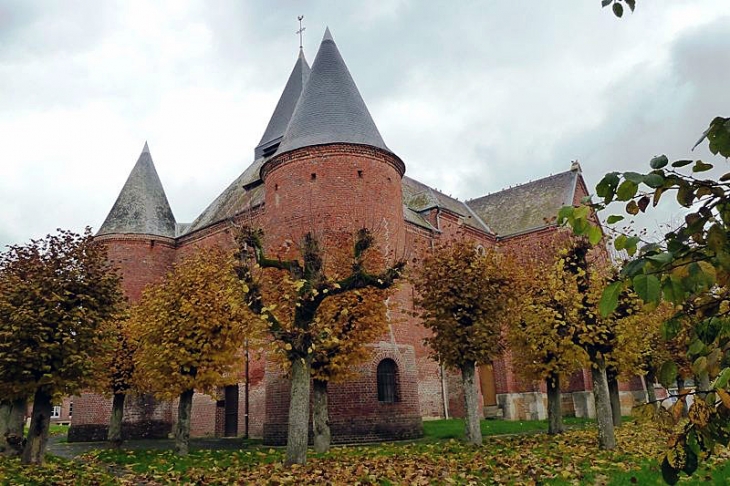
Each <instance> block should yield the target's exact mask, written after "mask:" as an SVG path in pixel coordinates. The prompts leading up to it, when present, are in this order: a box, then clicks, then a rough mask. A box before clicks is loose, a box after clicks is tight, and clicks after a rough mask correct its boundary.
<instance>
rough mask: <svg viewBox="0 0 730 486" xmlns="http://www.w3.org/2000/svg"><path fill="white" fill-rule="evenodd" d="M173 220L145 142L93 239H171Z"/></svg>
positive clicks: (172, 235) (173, 229) (173, 232)
mask: <svg viewBox="0 0 730 486" xmlns="http://www.w3.org/2000/svg"><path fill="white" fill-rule="evenodd" d="M175 228H176V223H175V216H173V214H172V209H170V203H169V202H168V201H167V196H166V195H165V190H164V189H163V188H162V183H161V182H160V177H159V176H158V175H157V170H156V169H155V164H154V163H153V162H152V155H151V154H150V150H149V147H148V146H147V142H145V144H144V148H143V149H142V153H141V154H140V155H139V159H137V163H136V164H135V165H134V168H133V169H132V172H130V173H129V177H128V178H127V182H125V183H124V187H123V188H122V191H121V192H120V193H119V197H117V200H116V202H115V203H114V206H112V209H111V211H109V215H108V216H107V217H106V219H105V220H104V223H103V224H102V225H101V228H100V229H99V232H98V233H97V235H108V234H144V235H156V236H167V237H170V238H174V237H175V233H176V232H175Z"/></svg>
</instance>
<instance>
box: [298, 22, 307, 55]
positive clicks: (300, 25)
mask: <svg viewBox="0 0 730 486" xmlns="http://www.w3.org/2000/svg"><path fill="white" fill-rule="evenodd" d="M303 18H304V15H300V16H298V17H297V20H298V21H299V30H298V31H296V32H295V34H299V49H301V48H302V34H303V33H304V31H305V30H307V28H306V27H302V19H303Z"/></svg>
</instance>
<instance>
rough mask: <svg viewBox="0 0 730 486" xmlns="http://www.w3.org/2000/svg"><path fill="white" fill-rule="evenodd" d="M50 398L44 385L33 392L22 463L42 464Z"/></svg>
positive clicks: (49, 416) (48, 423) (50, 403)
mask: <svg viewBox="0 0 730 486" xmlns="http://www.w3.org/2000/svg"><path fill="white" fill-rule="evenodd" d="M52 399H53V396H52V394H51V391H50V390H49V389H48V388H47V387H45V386H41V387H39V388H38V389H37V390H36V392H35V396H34V397H33V412H32V415H31V418H30V428H29V429H28V438H27V442H26V445H25V449H24V450H23V460H22V462H23V464H43V459H44V456H45V454H46V442H48V427H49V426H50V425H51V413H52V412H53V402H51V400H52Z"/></svg>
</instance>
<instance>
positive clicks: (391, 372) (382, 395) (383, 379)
mask: <svg viewBox="0 0 730 486" xmlns="http://www.w3.org/2000/svg"><path fill="white" fill-rule="evenodd" d="M397 373H398V366H397V365H396V364H395V361H393V360H392V359H389V358H386V359H384V360H383V361H381V362H380V363H378V401H379V402H383V403H395V402H397V401H398V390H397V385H398V383H397V380H396V375H397Z"/></svg>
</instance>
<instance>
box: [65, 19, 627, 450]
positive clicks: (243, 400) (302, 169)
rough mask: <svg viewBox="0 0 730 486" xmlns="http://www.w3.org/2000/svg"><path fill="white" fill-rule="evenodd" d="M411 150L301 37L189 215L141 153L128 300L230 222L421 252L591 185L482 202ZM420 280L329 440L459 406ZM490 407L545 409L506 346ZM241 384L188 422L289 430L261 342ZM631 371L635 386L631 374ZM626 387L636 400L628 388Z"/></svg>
mask: <svg viewBox="0 0 730 486" xmlns="http://www.w3.org/2000/svg"><path fill="white" fill-rule="evenodd" d="M406 167H407V165H406V162H404V161H403V160H401V158H400V157H399V156H398V155H397V154H395V153H394V152H393V151H391V150H390V149H389V148H388V146H387V145H386V144H385V142H384V141H383V138H382V137H381V134H380V132H379V131H378V128H377V127H376V125H375V122H374V121H373V119H372V117H371V116H370V113H369V112H368V109H367V106H366V105H365V102H364V101H363V99H362V97H361V96H360V93H359V91H358V89H357V86H356V85H355V82H354V80H353V79H352V77H351V75H350V72H349V70H348V68H347V66H346V65H345V62H344V60H343V59H342V57H341V55H340V52H339V50H338V48H337V46H336V44H335V42H334V40H333V38H332V36H331V35H330V32H329V30H327V32H326V33H325V35H324V38H323V40H322V43H321V45H320V48H319V51H318V52H317V55H316V57H315V59H314V62H313V64H312V66H311V69H310V66H309V65H308V64H307V61H306V59H305V58H304V55H303V53H302V52H300V53H299V57H298V59H297V60H296V63H295V65H294V69H293V70H292V72H291V74H290V76H289V79H288V81H287V83H286V86H285V88H284V91H283V93H282V95H281V98H280V99H279V102H278V103H277V105H276V107H275V109H274V112H273V115H272V116H271V119H270V121H269V124H268V126H267V127H266V129H265V130H264V134H263V137H262V138H261V142H260V143H259V144H258V146H257V147H255V149H254V156H253V162H252V163H251V164H250V165H249V166H248V167H247V168H246V169H245V170H244V171H243V172H242V173H241V175H240V176H239V177H238V178H237V179H236V180H234V181H233V182H232V183H230V185H229V186H228V187H227V188H226V189H224V190H223V192H222V193H221V194H220V196H218V198H216V199H215V200H214V201H213V202H212V203H211V204H210V205H209V206H208V207H207V208H206V209H205V210H204V211H203V212H202V213H201V214H200V215H199V216H198V217H197V218H196V219H195V221H193V222H192V223H179V222H177V221H176V220H175V217H174V216H173V212H172V210H171V208H170V205H169V203H168V201H167V197H166V195H165V192H164V190H163V187H162V183H161V182H160V179H159V178H158V175H157V172H156V170H155V166H154V164H153V162H152V155H151V153H150V150H149V148H148V146H147V144H145V146H144V149H143V150H142V153H141V155H140V156H139V159H138V160H137V163H136V164H135V165H134V167H133V169H132V171H131V173H130V175H129V178H128V179H127V181H126V183H125V184H124V186H123V187H122V190H121V192H120V194H119V196H118V198H117V200H116V202H115V203H114V205H113V207H112V209H111V211H110V212H109V215H108V216H107V218H106V220H105V221H104V223H103V224H102V226H101V229H100V230H99V232H98V234H97V237H96V239H97V241H99V242H102V243H103V244H105V245H106V246H107V248H108V252H109V258H110V260H111V261H112V262H113V263H114V265H115V266H117V267H119V268H120V269H121V272H122V275H123V282H122V284H123V287H124V291H125V292H126V294H127V296H128V298H129V300H130V301H131V302H134V301H136V300H138V299H139V298H140V295H141V292H142V289H143V288H144V287H145V286H146V285H148V284H150V283H153V282H157V281H159V280H160V279H161V278H162V277H163V276H164V275H165V274H166V273H167V272H168V271H169V270H170V269H171V266H172V265H173V264H174V263H175V262H177V261H179V260H180V259H181V258H182V257H184V256H185V255H188V254H189V253H190V252H196V251H201V249H204V248H206V247H210V246H212V245H221V246H224V247H233V245H234V241H233V233H234V229H235V228H234V227H235V226H237V225H242V224H246V225H251V226H254V227H260V228H262V229H263V230H264V235H265V242H264V243H265V246H266V250H267V251H268V253H269V254H272V255H278V256H280V257H282V258H287V257H290V256H292V255H293V254H294V253H293V252H294V251H295V250H294V248H296V242H297V241H298V238H300V237H301V236H302V235H304V234H305V233H306V232H308V231H312V230H314V231H316V232H317V233H318V234H321V235H324V237H325V239H326V238H327V235H328V234H336V233H340V234H341V233H343V232H349V233H353V232H354V231H355V230H357V229H359V228H362V227H363V226H367V227H370V228H372V229H373V231H374V233H375V234H376V237H377V241H378V244H379V251H381V252H382V253H383V255H384V257H385V258H386V259H391V260H392V259H394V258H400V257H402V256H403V255H404V254H405V252H408V253H409V254H415V255H416V256H417V255H418V254H423V252H425V251H427V250H428V249H429V248H431V247H433V246H434V245H435V244H439V243H443V242H448V241H449V240H453V239H455V238H468V239H470V240H472V241H474V242H475V246H477V247H478V246H482V247H494V246H497V247H500V248H503V249H504V250H505V251H525V249H528V250H529V248H530V247H536V245H538V244H539V243H540V242H542V241H547V240H549V239H551V238H552V237H553V236H554V234H555V232H556V231H557V228H556V225H555V222H554V221H555V215H556V214H557V212H558V209H559V208H560V207H562V206H563V205H568V204H577V203H578V202H579V201H580V200H581V198H583V197H584V196H585V195H587V194H588V191H587V188H586V184H585V182H584V180H583V177H582V175H581V171H580V166H578V164H577V163H573V164H572V166H571V167H570V169H569V170H567V171H566V172H562V173H559V174H556V175H552V176H549V177H545V178H543V179H539V180H536V181H533V182H529V183H527V184H523V185H520V186H517V187H513V188H510V189H507V190H503V191H500V192H497V193H494V194H489V195H485V196H483V197H480V198H477V199H474V200H471V201H466V202H464V201H459V200H457V199H454V198H452V197H450V196H447V195H445V194H443V193H441V192H439V191H437V190H435V189H433V188H431V187H429V186H427V185H425V184H423V183H421V182H419V181H417V180H416V179H413V178H411V177H409V176H406V175H405V172H406ZM412 292H413V291H412V288H411V286H410V285H409V284H408V283H407V282H404V283H402V284H401V285H400V286H399V288H398V290H397V291H396V294H395V296H394V297H393V298H391V299H390V300H389V302H388V308H389V316H390V321H391V325H390V329H389V332H388V333H387V335H386V336H383V337H382V339H381V340H380V341H378V342H374V343H371V346H372V350H373V352H372V357H371V359H370V361H369V362H367V363H363V364H362V365H361V366H360V367H359V369H358V375H357V377H356V378H354V379H351V380H350V381H348V382H345V383H342V384H332V385H330V387H329V402H330V423H331V428H332V433H333V441H334V442H353V441H365V440H368V441H369V440H388V439H399V438H412V437H418V436H420V435H421V434H422V420H423V419H428V418H440V417H448V416H459V415H461V414H462V413H463V403H462V401H463V394H462V393H461V389H460V377H459V376H458V375H457V374H456V373H453V372H451V371H449V370H444V369H443V368H442V367H441V366H440V365H439V363H437V362H436V361H434V360H433V359H431V358H430V357H429V350H428V349H427V348H426V347H425V346H424V344H423V340H424V338H425V337H426V336H427V335H428V331H427V330H426V329H425V328H424V327H423V326H422V325H421V324H420V323H419V321H418V320H417V319H416V318H414V317H413V316H412V315H411V312H410V311H412V310H413V294H412ZM479 376H480V384H481V390H480V396H481V397H482V399H483V401H484V406H485V414H487V415H492V416H499V417H503V418H505V419H511V420H520V419H537V418H545V416H546V405H545V401H546V398H545V394H544V393H543V390H541V388H540V385H539V384H533V383H523V382H522V381H521V380H519V379H518V378H517V375H516V373H515V370H514V369H513V367H512V365H511V361H510V354H509V352H507V353H505V355H504V357H503V358H502V359H500V360H497V361H496V362H494V363H493V364H492V365H489V366H481V367H480V369H479ZM239 377H240V379H239V384H238V385H234V386H228V387H225V388H222V389H221V390H220V392H219V394H218V395H217V396H214V397H211V396H208V395H204V394H197V393H196V395H195V397H194V400H193V413H192V424H191V425H192V434H193V435H194V436H195V435H197V436H205V435H210V436H213V435H215V436H236V435H243V434H245V433H248V434H250V436H252V437H263V439H264V442H265V443H268V444H281V443H283V442H284V441H285V438H286V427H287V425H286V423H287V411H288V400H289V395H288V394H289V384H288V381H287V378H286V376H285V375H283V374H282V373H281V371H280V370H279V369H277V367H276V365H275V364H274V363H273V362H272V361H271V360H267V356H266V353H265V352H259V350H251V352H250V353H249V360H248V365H247V369H246V370H240V374H239ZM628 385H633V386H631V387H629V386H628ZM590 389H591V383H590V373H589V372H587V371H586V372H582V373H577V374H575V375H573V376H572V378H571V379H570V380H569V381H568V383H566V386H565V388H564V392H565V395H564V404H563V405H564V410H565V412H566V413H567V414H575V415H578V416H590V415H592V413H593V408H592V407H593V405H592V395H591V393H590ZM625 389H626V393H625V394H624V398H625V399H626V404H627V405H628V406H630V403H631V392H629V390H630V389H634V390H641V385H640V382H639V383H634V382H632V383H630V384H627V385H626V386H625ZM127 403H128V406H127V410H126V411H125V418H124V431H125V432H124V433H125V434H126V435H127V436H128V437H133V436H149V437H154V436H166V435H167V434H168V433H169V432H170V431H171V430H172V424H173V423H174V421H175V419H176V417H175V415H176V413H177V407H176V406H175V405H176V404H174V403H169V402H160V401H157V400H154V399H152V398H150V397H148V396H139V397H130V399H128V401H127ZM110 411H111V400H110V399H106V398H104V397H101V396H98V395H94V394H88V393H85V394H82V395H81V396H78V397H74V413H73V418H72V426H71V430H70V433H69V440H72V441H73V440H102V439H104V438H105V435H106V428H107V424H108V422H109V415H110Z"/></svg>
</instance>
